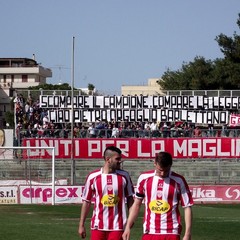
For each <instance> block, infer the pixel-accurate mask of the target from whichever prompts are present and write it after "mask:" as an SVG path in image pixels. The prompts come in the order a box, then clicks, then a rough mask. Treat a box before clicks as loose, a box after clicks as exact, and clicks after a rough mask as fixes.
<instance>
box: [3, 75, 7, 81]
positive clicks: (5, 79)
mask: <svg viewBox="0 0 240 240" xmlns="http://www.w3.org/2000/svg"><path fill="white" fill-rule="evenodd" d="M3 82H4V83H6V82H7V75H3Z"/></svg>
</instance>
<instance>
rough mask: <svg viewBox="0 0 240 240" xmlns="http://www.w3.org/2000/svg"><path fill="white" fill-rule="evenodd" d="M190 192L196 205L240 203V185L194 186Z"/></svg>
mask: <svg viewBox="0 0 240 240" xmlns="http://www.w3.org/2000/svg"><path fill="white" fill-rule="evenodd" d="M190 191H191V192H192V196H193V200H194V202H196V203H201V202H207V203H208V202H238V203H239V202H240V185H202V186H201V185H197V186H193V185H192V186H190Z"/></svg>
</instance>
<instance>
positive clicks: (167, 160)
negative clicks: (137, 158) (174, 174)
mask: <svg viewBox="0 0 240 240" xmlns="http://www.w3.org/2000/svg"><path fill="white" fill-rule="evenodd" d="M155 163H157V164H158V165H159V166H161V167H169V166H172V155H171V154H170V153H168V152H159V153H157V154H156V157H155Z"/></svg>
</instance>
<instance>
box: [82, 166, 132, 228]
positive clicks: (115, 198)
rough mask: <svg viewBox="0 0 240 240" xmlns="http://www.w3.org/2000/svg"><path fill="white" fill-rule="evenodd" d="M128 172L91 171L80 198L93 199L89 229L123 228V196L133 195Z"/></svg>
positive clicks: (124, 213) (125, 219)
mask: <svg viewBox="0 0 240 240" xmlns="http://www.w3.org/2000/svg"><path fill="white" fill-rule="evenodd" d="M133 194H134V189H133V185H132V181H131V179H130V176H129V174H128V173H127V172H126V171H123V170H117V171H116V172H115V173H111V174H104V173H103V172H102V168H101V169H99V170H95V171H93V172H91V173H90V174H89V175H88V177H87V179H86V183H85V187H84V190H83V195H82V200H83V201H91V200H94V210H93V215H92V219H91V229H99V230H105V231H114V230H116V231H117V230H123V229H124V227H125V225H126V221H127V216H126V203H125V198H126V197H129V196H133Z"/></svg>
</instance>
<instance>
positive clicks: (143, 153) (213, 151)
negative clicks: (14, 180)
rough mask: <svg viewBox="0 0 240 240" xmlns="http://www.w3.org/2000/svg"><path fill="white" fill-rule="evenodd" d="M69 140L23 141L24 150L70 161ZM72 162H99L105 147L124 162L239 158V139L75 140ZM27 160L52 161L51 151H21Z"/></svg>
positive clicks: (42, 139)
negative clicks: (161, 156)
mask: <svg viewBox="0 0 240 240" xmlns="http://www.w3.org/2000/svg"><path fill="white" fill-rule="evenodd" d="M71 144H72V141H71V139H61V138H55V139H54V138H52V139H49V138H46V139H44V138H38V139H24V140H23V146H27V147H55V157H56V158H66V159H67V158H69V159H70V158H71ZM73 144H74V145H73V147H74V158H75V159H96V158H102V156H103V152H104V150H105V148H106V147H107V146H110V145H115V146H117V147H119V148H120V149H121V150H122V157H123V158H126V159H153V158H154V157H155V154H156V153H158V152H159V151H168V152H170V153H171V154H172V156H173V158H239V157H240V139H239V138H154V139H153V138H152V139H139V138H128V139H120V138H118V139H109V138H107V139H103V138H101V139H74V140H73ZM24 157H26V158H44V159H48V158H51V151H49V150H47V149H37V150H33V149H31V150H29V151H24Z"/></svg>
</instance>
